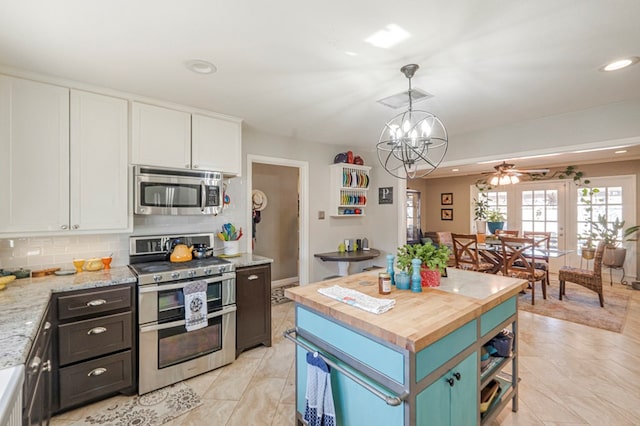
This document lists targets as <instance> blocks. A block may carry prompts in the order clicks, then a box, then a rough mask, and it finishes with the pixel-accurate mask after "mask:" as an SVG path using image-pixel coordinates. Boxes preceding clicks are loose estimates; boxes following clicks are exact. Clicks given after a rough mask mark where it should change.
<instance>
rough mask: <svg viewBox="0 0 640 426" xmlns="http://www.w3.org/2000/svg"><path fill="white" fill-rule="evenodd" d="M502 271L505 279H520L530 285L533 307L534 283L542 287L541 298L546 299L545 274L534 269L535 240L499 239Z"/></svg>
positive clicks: (503, 237)
mask: <svg viewBox="0 0 640 426" xmlns="http://www.w3.org/2000/svg"><path fill="white" fill-rule="evenodd" d="M500 241H501V243H502V258H503V270H502V273H503V274H504V275H505V276H507V277H514V278H521V279H524V280H527V281H529V283H530V284H531V304H532V305H535V298H536V282H538V281H540V283H541V285H542V298H543V299H546V298H547V274H546V273H545V271H543V270H540V269H536V268H535V255H534V251H533V250H534V248H535V240H534V239H533V238H518V237H506V236H502V237H500Z"/></svg>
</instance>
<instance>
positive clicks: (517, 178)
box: [511, 176, 520, 183]
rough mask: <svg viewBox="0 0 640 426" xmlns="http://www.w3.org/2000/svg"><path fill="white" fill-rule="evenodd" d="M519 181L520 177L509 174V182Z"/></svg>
mask: <svg viewBox="0 0 640 426" xmlns="http://www.w3.org/2000/svg"><path fill="white" fill-rule="evenodd" d="M518 182H520V178H519V177H518V176H511V183H518Z"/></svg>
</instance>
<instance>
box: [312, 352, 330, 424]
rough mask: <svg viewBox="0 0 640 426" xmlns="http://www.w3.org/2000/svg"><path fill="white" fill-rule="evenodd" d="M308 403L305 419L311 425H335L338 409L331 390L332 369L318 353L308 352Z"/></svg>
mask: <svg viewBox="0 0 640 426" xmlns="http://www.w3.org/2000/svg"><path fill="white" fill-rule="evenodd" d="M305 398H306V400H307V404H306V407H305V410H304V419H305V421H306V422H307V423H308V424H309V426H335V425H336V409H335V407H334V406H333V392H332V391H331V370H330V369H329V366H328V365H327V363H326V362H324V360H323V359H322V358H321V357H319V356H318V354H317V353H315V354H314V353H311V352H307V392H306V395H305Z"/></svg>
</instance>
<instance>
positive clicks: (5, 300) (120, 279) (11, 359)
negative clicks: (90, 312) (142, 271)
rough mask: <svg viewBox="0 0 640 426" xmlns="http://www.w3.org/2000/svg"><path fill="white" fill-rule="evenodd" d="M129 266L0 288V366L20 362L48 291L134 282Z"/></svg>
mask: <svg viewBox="0 0 640 426" xmlns="http://www.w3.org/2000/svg"><path fill="white" fill-rule="evenodd" d="M135 282H136V277H135V275H134V274H133V273H132V272H131V270H130V269H129V267H127V266H120V267H114V268H111V269H110V270H108V271H104V270H102V271H97V272H81V273H79V274H75V275H66V276H57V275H49V276H46V277H42V278H24V279H20V280H15V281H13V282H11V283H9V284H8V285H7V288H6V289H5V290H3V291H0V369H1V368H6V367H13V366H17V365H20V364H24V363H25V361H26V359H27V355H28V354H29V350H30V349H31V346H32V345H33V339H34V338H35V335H36V332H37V331H38V326H39V325H40V321H42V317H43V315H44V313H45V309H46V307H47V304H48V303H49V299H50V297H51V294H52V293H58V292H65V291H73V290H82V289H87V288H95V287H105V286H111V285H117V284H128V283H135Z"/></svg>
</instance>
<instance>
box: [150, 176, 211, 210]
mask: <svg viewBox="0 0 640 426" xmlns="http://www.w3.org/2000/svg"><path fill="white" fill-rule="evenodd" d="M140 191H141V193H142V197H140V198H141V201H140V202H141V203H142V205H143V206H150V207H198V208H199V207H200V205H201V204H202V203H201V202H200V200H201V198H200V197H201V195H202V194H201V192H200V191H201V188H200V185H186V184H179V185H178V184H171V183H152V182H141V183H140Z"/></svg>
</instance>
